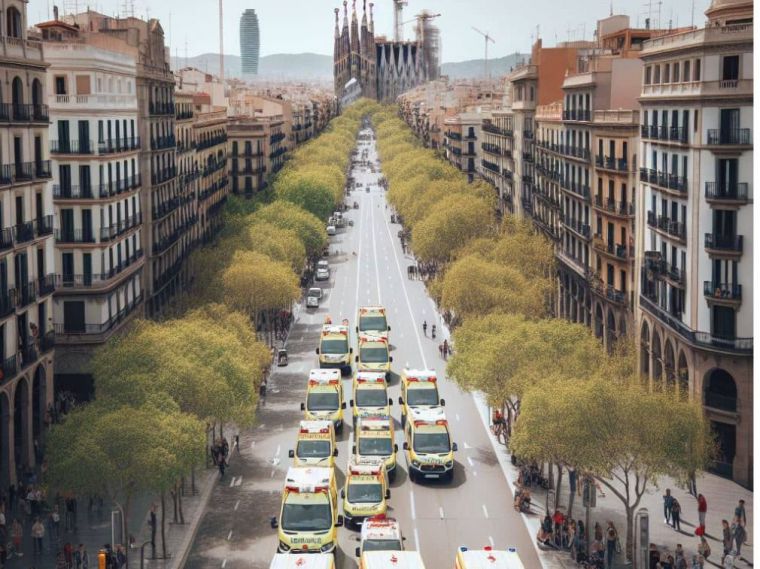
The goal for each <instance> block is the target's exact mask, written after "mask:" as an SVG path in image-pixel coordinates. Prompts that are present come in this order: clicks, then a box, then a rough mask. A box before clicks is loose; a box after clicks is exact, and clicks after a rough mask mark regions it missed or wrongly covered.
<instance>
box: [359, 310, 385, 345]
mask: <svg viewBox="0 0 760 569" xmlns="http://www.w3.org/2000/svg"><path fill="white" fill-rule="evenodd" d="M390 331H391V327H390V326H388V319H387V318H386V312H385V308H384V307H382V306H362V307H360V308H359V314H358V317H357V320H356V333H357V334H359V335H364V336H376V337H378V338H383V339H385V340H386V341H387V340H388V332H390Z"/></svg>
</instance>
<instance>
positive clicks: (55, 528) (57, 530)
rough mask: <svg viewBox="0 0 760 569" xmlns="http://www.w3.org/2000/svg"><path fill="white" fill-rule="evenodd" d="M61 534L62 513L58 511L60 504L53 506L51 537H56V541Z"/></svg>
mask: <svg viewBox="0 0 760 569" xmlns="http://www.w3.org/2000/svg"><path fill="white" fill-rule="evenodd" d="M60 535H61V515H60V514H59V513H58V504H56V505H55V506H53V511H52V512H50V539H51V540H53V539H55V540H56V542H57V541H58V539H59V538H60Z"/></svg>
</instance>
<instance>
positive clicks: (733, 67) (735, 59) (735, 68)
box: [721, 55, 739, 81]
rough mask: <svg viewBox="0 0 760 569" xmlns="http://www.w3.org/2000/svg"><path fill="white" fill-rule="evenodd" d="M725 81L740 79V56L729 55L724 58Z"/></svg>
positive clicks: (723, 76) (722, 75) (722, 76)
mask: <svg viewBox="0 0 760 569" xmlns="http://www.w3.org/2000/svg"><path fill="white" fill-rule="evenodd" d="M721 79H722V80H723V81H737V80H738V79H739V56H738V55H727V56H725V57H724V58H723V73H722V74H721Z"/></svg>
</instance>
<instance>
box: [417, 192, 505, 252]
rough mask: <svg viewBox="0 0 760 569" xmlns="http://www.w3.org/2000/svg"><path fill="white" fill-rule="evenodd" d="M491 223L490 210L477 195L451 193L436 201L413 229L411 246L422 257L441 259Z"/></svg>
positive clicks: (489, 227) (485, 229) (482, 233)
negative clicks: (475, 196)
mask: <svg viewBox="0 0 760 569" xmlns="http://www.w3.org/2000/svg"><path fill="white" fill-rule="evenodd" d="M493 227H494V218H493V210H492V209H491V208H490V207H489V206H488V204H486V203H485V202H483V201H482V200H479V199H477V198H472V197H470V196H462V195H452V196H448V197H446V198H444V199H443V200H441V201H440V202H438V204H436V205H435V206H434V207H433V208H432V209H431V210H430V213H429V214H428V215H427V216H426V217H425V218H424V219H423V220H421V221H420V222H419V223H417V224H416V225H415V226H414V228H413V229H412V247H413V249H414V252H415V254H416V255H417V257H418V258H419V259H420V260H422V261H432V262H436V263H443V262H446V261H448V260H449V259H450V258H451V255H452V253H453V252H454V251H456V250H457V249H458V248H460V247H462V246H463V245H466V244H467V243H468V242H469V241H470V240H471V239H474V238H476V237H482V236H483V235H486V234H487V233H488V232H490V231H492V230H493Z"/></svg>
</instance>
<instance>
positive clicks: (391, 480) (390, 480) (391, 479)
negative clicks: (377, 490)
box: [388, 468, 396, 483]
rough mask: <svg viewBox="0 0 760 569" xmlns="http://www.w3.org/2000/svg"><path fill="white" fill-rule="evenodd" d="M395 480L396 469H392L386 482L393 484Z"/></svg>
mask: <svg viewBox="0 0 760 569" xmlns="http://www.w3.org/2000/svg"><path fill="white" fill-rule="evenodd" d="M395 480H396V469H395V468H394V469H393V470H391V471H390V472H389V473H388V482H391V483H393V482H394V481H395Z"/></svg>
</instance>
